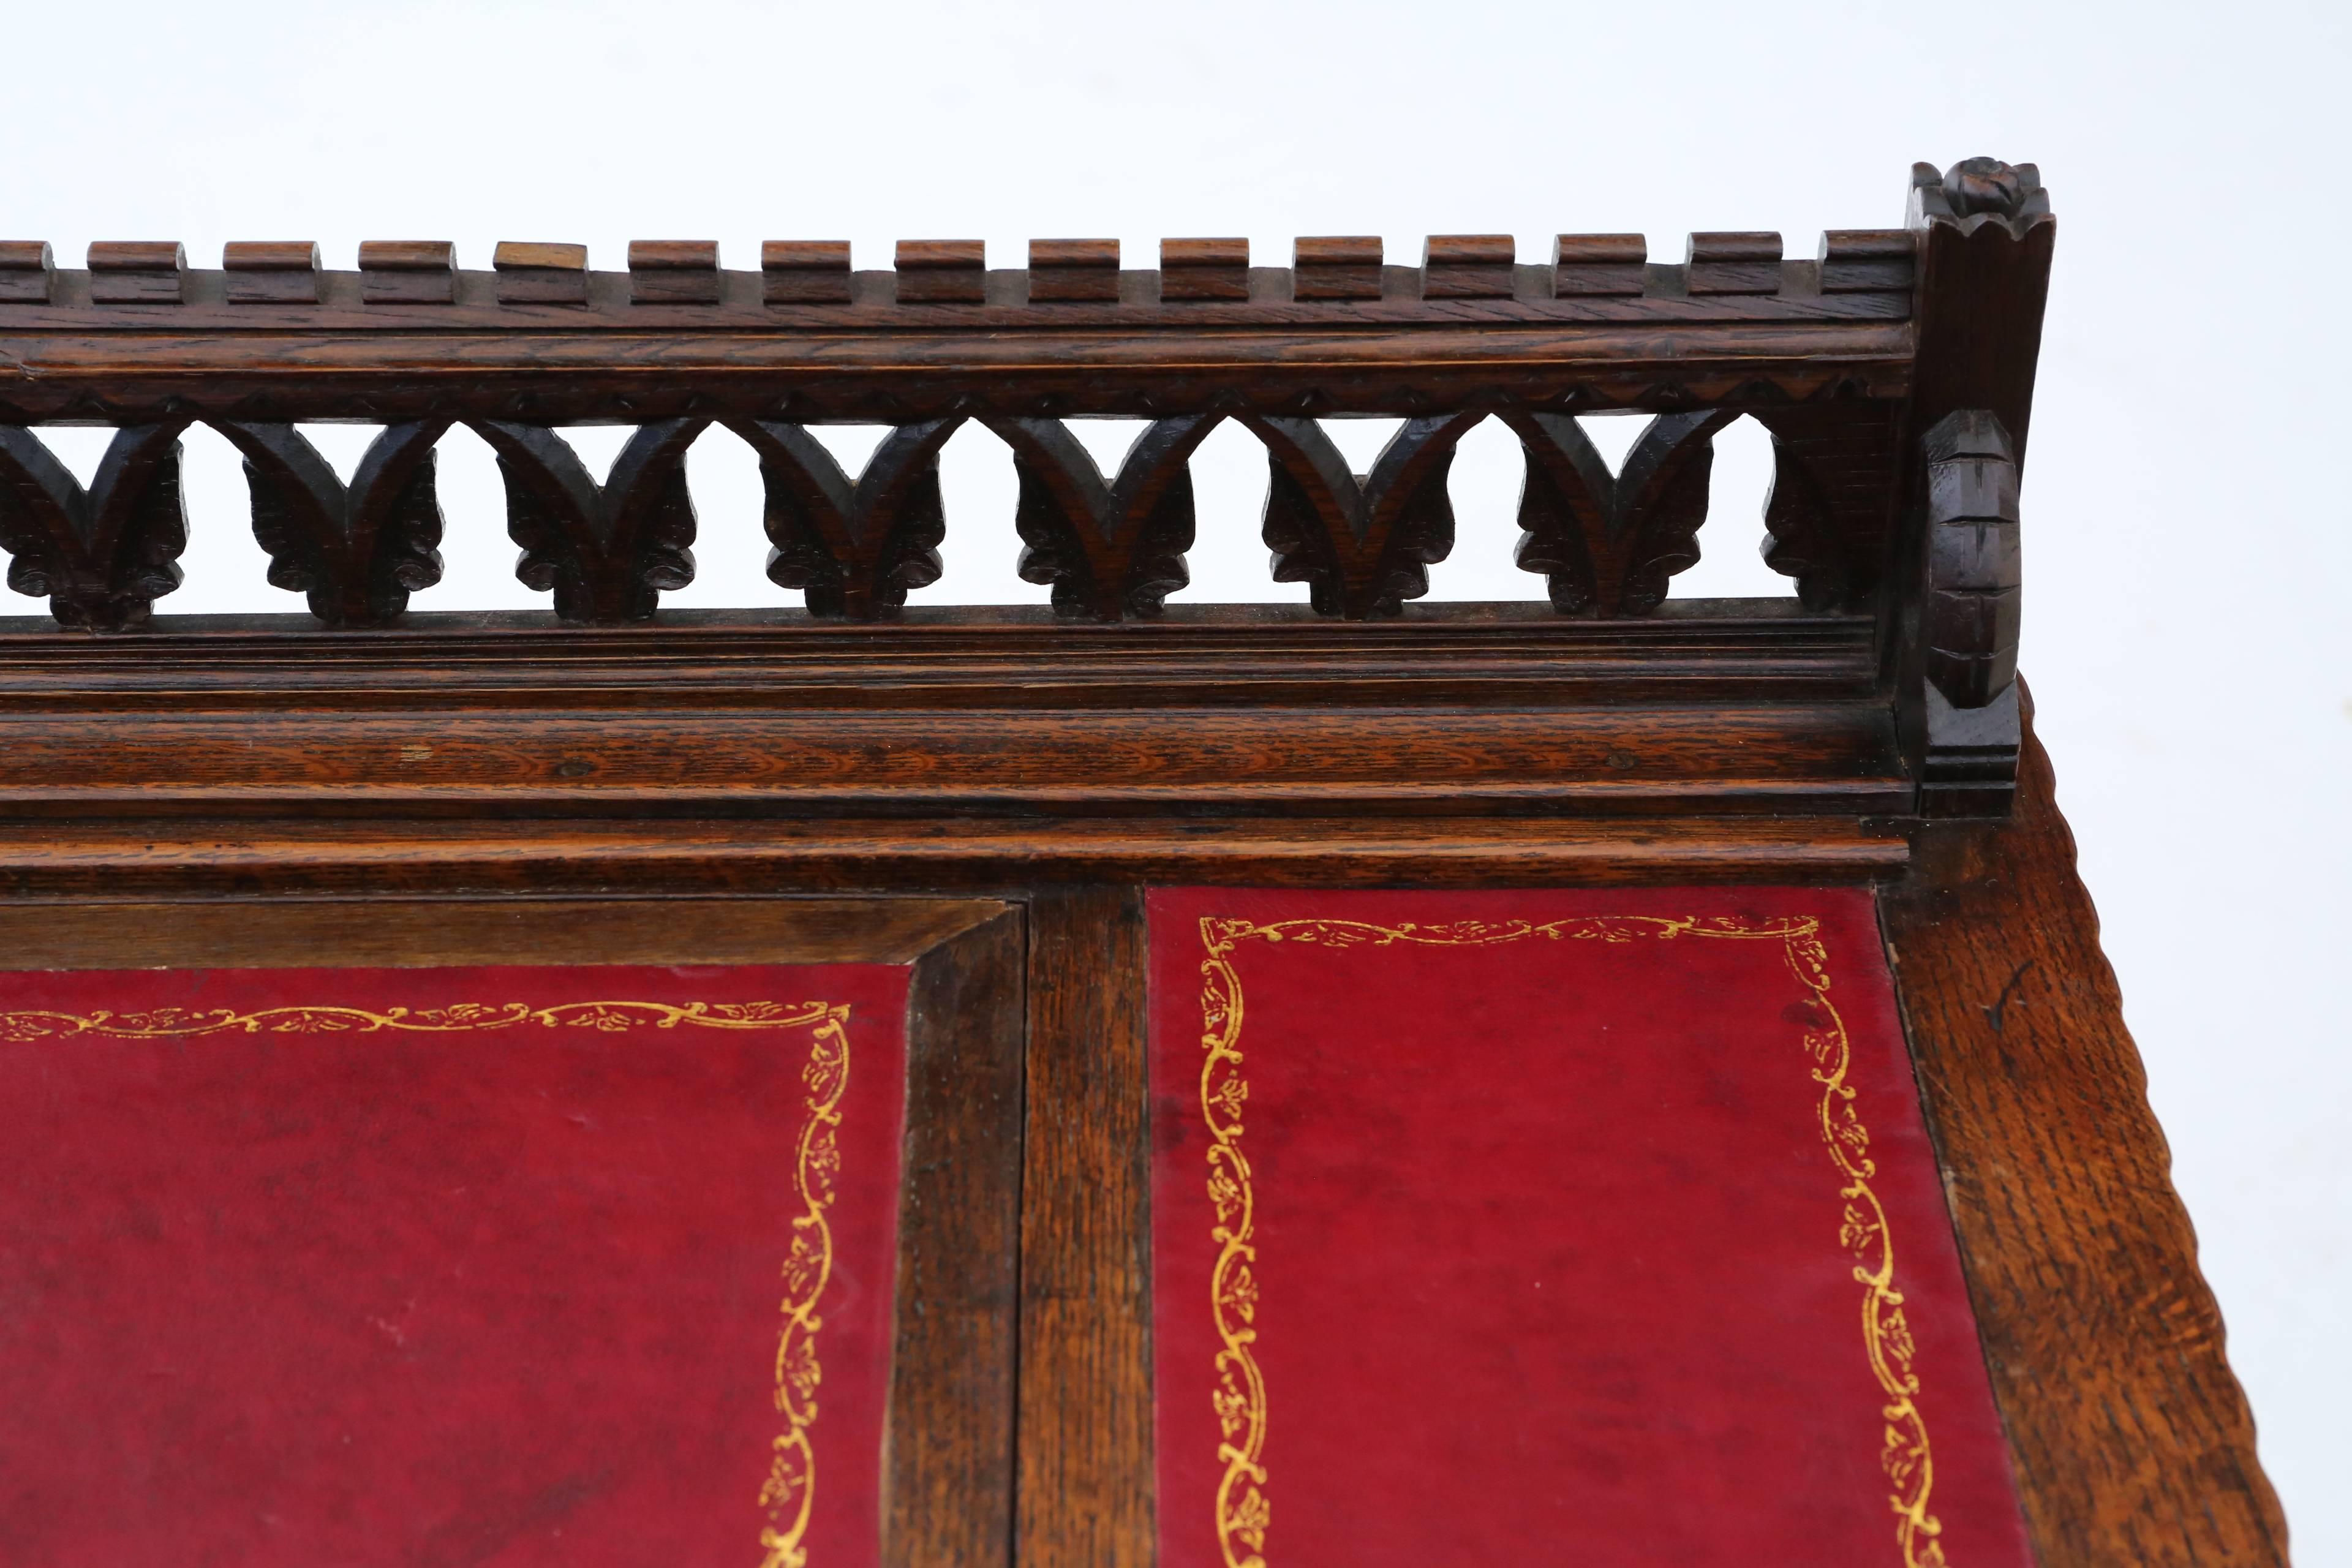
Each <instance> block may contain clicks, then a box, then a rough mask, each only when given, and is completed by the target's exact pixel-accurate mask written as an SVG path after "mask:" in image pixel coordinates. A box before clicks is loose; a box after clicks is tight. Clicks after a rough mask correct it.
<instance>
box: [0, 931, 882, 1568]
mask: <svg viewBox="0 0 2352 1568" xmlns="http://www.w3.org/2000/svg"><path fill="white" fill-rule="evenodd" d="M906 984H907V982H906V971H904V970H903V969H897V968H888V967H878V966H877V967H864V966H861V967H807V968H735V969H667V968H664V969H656V968H539V969H517V968H479V969H439V970H279V971H262V970H248V971H215V972H210V973H43V974H7V975H0V1126H5V1128H6V1129H7V1131H8V1154H7V1158H6V1160H5V1162H0V1386H5V1397H0V1561H5V1562H6V1563H10V1564H16V1565H27V1568H29V1565H33V1564H39V1565H43V1568H50V1565H57V1568H127V1565H130V1564H142V1563H157V1564H161V1563H173V1564H185V1565H188V1568H203V1565H209V1564H221V1565H235V1568H277V1565H280V1564H283V1565H285V1568H297V1565H299V1568H327V1565H332V1568H372V1565H375V1564H384V1565H392V1564H399V1565H402V1568H419V1565H436V1568H437V1565H440V1564H459V1563H463V1564H499V1565H514V1568H521V1565H526V1564H550V1565H552V1564H562V1565H563V1568H604V1565H613V1568H621V1565H626V1568H643V1565H645V1564H648V1563H663V1564H669V1563H678V1564H688V1563H694V1564H698V1563H740V1564H760V1563H768V1564H772V1565H774V1568H782V1565H783V1564H787V1563H800V1562H803V1560H805V1561H806V1562H808V1563H812V1564H814V1565H816V1568H840V1565H855V1568H863V1565H870V1564H872V1563H875V1561H876V1559H877V1552H878V1535H879V1524H878V1517H879V1507H878V1492H879V1458H878V1455H879V1448H880V1442H881V1436H882V1417H883V1411H884V1407H885V1402H886V1397H887V1381H888V1368H889V1342H890V1323H891V1293H892V1288H893V1279H894V1268H895V1259H896V1253H897V1219H898V1161H899V1149H900V1143H901V1139H902V1135H903V1127H902V1122H903V1119H904V1106H905V1065H904V1025H903V1016H904V1010H905V1000H906Z"/></svg>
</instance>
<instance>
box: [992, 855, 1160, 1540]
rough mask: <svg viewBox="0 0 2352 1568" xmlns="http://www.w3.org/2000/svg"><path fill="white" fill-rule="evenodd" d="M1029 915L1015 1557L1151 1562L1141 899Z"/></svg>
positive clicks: (1079, 894) (1061, 890)
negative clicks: (1026, 1093) (1018, 1491)
mask: <svg viewBox="0 0 2352 1568" xmlns="http://www.w3.org/2000/svg"><path fill="white" fill-rule="evenodd" d="M1029 914H1030V920H1031V922H1032V931H1033V936H1032V945H1031V948H1030V958H1029V1121H1028V1136H1027V1142H1026V1145H1025V1148H1024V1164H1025V1167H1026V1176H1025V1180H1024V1185H1023V1189H1022V1191H1023V1203H1022V1221H1021V1258H1022V1264H1021V1484H1020V1503H1019V1509H1018V1514H1017V1520H1016V1532H1017V1533H1016V1541H1017V1543H1018V1544H1017V1549H1016V1552H1015V1556H1016V1558H1017V1560H1018V1561H1019V1562H1020V1563H1022V1564H1023V1565H1024V1568H1030V1565H1033V1564H1034V1565H1038V1568H1048V1565H1050V1568H1081V1565H1089V1568H1090V1565H1092V1564H1097V1563H1134V1564H1139V1565H1140V1564H1146V1563H1150V1562H1151V1561H1152V1559H1153V1556H1154V1554H1155V1552H1156V1550H1157V1548H1156V1546H1155V1543H1154V1534H1153V1531H1154V1514H1153V1477H1152V1466H1151V1452H1152V1447H1151V1220H1150V1145H1149V1144H1148V1143H1147V1142H1146V1137H1147V1133H1146V1125H1147V1109H1148V1108H1147V1106H1146V1100H1147V1097H1148V1095H1149V1093H1150V1089H1149V1086H1148V1081H1147V1077H1146V1070H1145V1058H1144V995H1143V973H1144V963H1145V945H1144V939H1145V931H1144V922H1143V897H1142V894H1141V893H1140V892H1139V891H1137V890H1135V889H1114V888H1099V887H1097V888H1082V887H1053V888H1042V889H1038V890H1037V891H1036V893H1035V894H1034V896H1033V898H1032V899H1031V900H1030V904H1029Z"/></svg>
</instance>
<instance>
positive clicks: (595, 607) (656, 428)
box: [471, 419, 710, 625]
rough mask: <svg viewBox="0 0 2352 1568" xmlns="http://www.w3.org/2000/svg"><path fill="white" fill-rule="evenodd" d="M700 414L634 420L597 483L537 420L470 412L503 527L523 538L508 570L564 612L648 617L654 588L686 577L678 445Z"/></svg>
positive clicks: (690, 530)
mask: <svg viewBox="0 0 2352 1568" xmlns="http://www.w3.org/2000/svg"><path fill="white" fill-rule="evenodd" d="M709 423H710V422H709V420H707V419H664V420H661V421H659V422H658V423H656V424H652V425H645V426H639V427H638V429H637V433H636V434H635V435H634V436H632V437H629V443H628V445H627V446H625V447H622V448H621V455H620V456H619V457H617V458H614V459H613V470H612V472H611V473H610V474H609V475H608V476H606V478H605V480H604V484H603V485H602V486H599V485H598V484H597V483H596V481H595V480H593V479H590V478H589V477H588V470H587V468H585V467H583V465H582V464H581V461H580V457H579V454H578V453H576V452H574V451H573V450H572V447H571V446H570V445H569V444H568V443H567V442H565V441H564V440H563V438H562V437H560V436H558V435H556V434H555V432H554V431H552V430H550V429H548V428H546V427H545V426H537V425H509V424H505V423H503V422H501V421H498V420H477V421H472V422H471V427H472V428H473V429H474V431H475V432H476V433H477V434H478V435H479V436H480V437H482V439H483V440H485V441H488V443H489V444H490V449H491V450H492V451H493V452H495V453H497V454H498V459H499V473H500V474H501V475H503V476H504V477H505V479H506V487H507V533H508V536H509V537H510V538H511V539H513V541H514V542H516V543H517V544H519V545H520V546H522V555H521V557H520V559H519V560H518V561H517V562H516V563H515V575H516V576H517V577H519V578H520V579H521V580H522V582H523V584H524V585H525V586H527V587H530V588H534V589H536V590H538V591H539V592H541V593H545V592H547V591H548V590H550V589H552V590H554V593H555V613H556V615H557V616H559V617H560V618H562V619H563V620H566V621H574V622H593V623H595V624H599V625H613V624H616V623H619V622H625V621H643V620H650V619H651V618H652V617H653V614H654V610H655V608H656V605H658V604H659V603H660V599H661V595H662V594H663V593H665V592H667V591H668V590H670V589H673V588H683V587H685V586H686V585H687V584H688V583H691V582H693V581H694V550H693V544H694V526H695V525H694V500H693V498H692V497H691V496H690V495H688V493H687V488H686V449H687V448H688V447H690V446H692V445H693V444H694V438H695V437H697V436H699V435H700V434H702V431H703V428H704V426H707V425H709Z"/></svg>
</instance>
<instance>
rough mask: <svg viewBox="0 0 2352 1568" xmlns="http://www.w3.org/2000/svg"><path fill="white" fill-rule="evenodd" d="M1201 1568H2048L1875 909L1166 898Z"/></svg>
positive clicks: (1166, 1415)
mask: <svg viewBox="0 0 2352 1568" xmlns="http://www.w3.org/2000/svg"><path fill="white" fill-rule="evenodd" d="M1150 927H1151V950H1152V958H1151V963H1152V971H1151V1013H1150V1016H1151V1046H1150V1049H1151V1061H1152V1068H1151V1071H1152V1116H1153V1127H1154V1132H1153V1142H1154V1179H1153V1189H1152V1203H1153V1247H1152V1260H1153V1312H1154V1319H1153V1321H1154V1335H1155V1339H1154V1360H1153V1364H1154V1377H1155V1381H1156V1385H1157V1401H1156V1405H1157V1415H1156V1419H1157V1425H1158V1452H1159V1460H1158V1463H1159V1474H1160V1498H1159V1520H1160V1542H1161V1555H1160V1562H1161V1564H1162V1568H1198V1565H1228V1564H1230V1565H1248V1564H1255V1563H1260V1562H1263V1563H1265V1564H1268V1565H1271V1568H1379V1565H1388V1564H1395V1565H1399V1568H1402V1565H1406V1564H1412V1565H1423V1564H1437V1563H1444V1564H1453V1563H1463V1564H1473V1563H1475V1564H1489V1563H1511V1564H1551V1563H1574V1564H1578V1565H1579V1568H1654V1565H1656V1564H1669V1563H1670V1564H1675V1565H1677V1568H1714V1565H1721V1568H1735V1565H1736V1568H1763V1565H1769V1568H1784V1565H1798V1564H1802V1565H1806V1568H1844V1565H1847V1564H1852V1565H1853V1568H1902V1565H1904V1564H1940V1563H1949V1564H1954V1565H1961V1564H1965V1565H1967V1568H2021V1565H2022V1564H2024V1563H2026V1562H2027V1561H2028V1558H2027V1554H2026V1553H2027V1548H2026V1545H2025V1542H2024V1536H2023V1532H2022V1525H2021V1518H2020V1514H2019V1510H2018V1506H2017V1503H2016V1500H2015V1496H2014V1493H2013V1490H2012V1488H2011V1481H2010V1478H2009V1472H2008V1468H2007V1458H2006V1452H2005V1449H2004V1447H2003V1443H2002V1439H2001V1435H2000V1426H1999V1421H1998V1417H1997V1415H1996V1414H1995V1411H1994V1408H1993V1405H1992V1402H1991V1396H1990V1390H1989V1387H1988V1384H1987V1380H1986V1376H1985V1371H1984V1364H1983V1362H1982V1359H1981V1355H1980V1352H1979V1347H1978V1342H1977V1337H1976V1333H1975V1327H1974V1322H1973V1320H1972V1318H1971V1316H1970V1314H1969V1302H1968V1295H1967V1291H1966V1289H1965V1287H1964V1284H1963V1281H1962V1279H1961V1275H1960V1270H1959V1265H1958V1257H1957V1254H1956V1251H1955V1248H1954V1244H1953V1238H1952V1234H1951V1226H1950V1220H1949V1216H1948V1213H1947V1211H1946V1209H1945V1206H1944V1203H1943V1198H1942V1193H1941V1188H1940V1185H1939V1183H1938V1177H1937V1169H1936V1163H1935V1159H1934V1156H1933V1153H1932V1152H1931V1150H1930V1147H1929V1145H1928V1142H1927V1136H1926V1132H1925V1130H1924V1128H1923V1125H1922V1121H1921V1118H1920V1112H1919V1106H1918V1100H1917V1090H1916V1086H1915V1084H1914V1081H1913V1078H1912V1073H1911V1069H1910V1063H1909V1058H1908V1056H1907V1053H1906V1047H1905V1046H1904V1043H1903V1039H1902V1036H1901V1032H1900V1028H1899V1026H1898V1024H1897V1021H1896V1016H1895V1009H1894V1005H1893V997H1892V992H1891V987H1890V983H1889V980H1888V977H1887V973H1886V968H1885V961H1884V957H1883V954H1882V951H1881V947H1880V941H1879V936H1878V931H1877V925H1876V921H1875V918H1874V910H1873V908H1872V904H1871V900H1870V895H1869V894H1868V893H1866V892H1860V891H1851V890H1841V891H1822V890H1814V889H1692V890H1684V891H1675V890H1649V891H1640V892H1605V893H1604V892H1532V893H1475V894H1474V893H1337V892H1312V893H1310V892H1275V891H1246V890H1233V889H1223V890H1220V889H1169V890H1161V891H1158V892H1155V893H1154V894H1153V895H1152V896H1151V900H1150Z"/></svg>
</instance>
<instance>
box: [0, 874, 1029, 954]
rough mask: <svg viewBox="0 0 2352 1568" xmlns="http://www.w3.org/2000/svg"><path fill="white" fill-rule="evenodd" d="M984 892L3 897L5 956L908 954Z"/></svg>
mask: <svg viewBox="0 0 2352 1568" xmlns="http://www.w3.org/2000/svg"><path fill="white" fill-rule="evenodd" d="M1005 908H1006V906H1005V905H1004V904H1003V903H1002V902H1000V901H999V900H993V899H824V898H815V899H811V898H763V897H758V896H752V897H742V896H738V897H734V898H730V899H726V900H707V899H690V898H660V899H631V898H617V899H614V898H531V897H528V896H516V895H502V896H500V897H498V898H495V899H474V898H467V897H463V896H457V897H425V898H416V897H409V898H404V897H401V896H399V895H398V894H396V893H392V892H383V893H366V894H362V895H359V896H356V897H352V898H299V897H297V898H289V897H265V898H246V899H236V898H230V899H219V898H207V899H205V900H201V901H197V902H188V901H185V900H183V901H177V902H141V901H139V900H110V901H108V902H106V903H104V904H102V905H98V906H91V905H87V904H76V903H27V902H24V901H19V900H0V969H201V968H206V967H231V966H234V967H240V968H262V969H271V968H281V967H293V966H300V965H304V964H316V963H334V964H338V965H347V966H353V967H385V968H415V967H421V966H431V965H436V964H463V963H481V962H483V960H484V958H485V955H494V956H495V957H496V959H497V961H498V962H499V963H541V964H565V963H914V962H915V961H916V960H918V959H919V958H921V957H923V956H924V955H925V954H927V953H929V952H932V951H933V950H934V949H936V948H938V947H939V946H940V944H941V943H943V942H948V941H950V939H951V938H953V937H955V936H957V935H959V934H961V932H964V931H970V930H971V928H973V927H974V926H977V925H980V924H982V923H984V922H986V921H992V920H994V919H995V918H997V917H998V916H1000V915H1002V914H1003V913H1004V912H1005Z"/></svg>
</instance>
